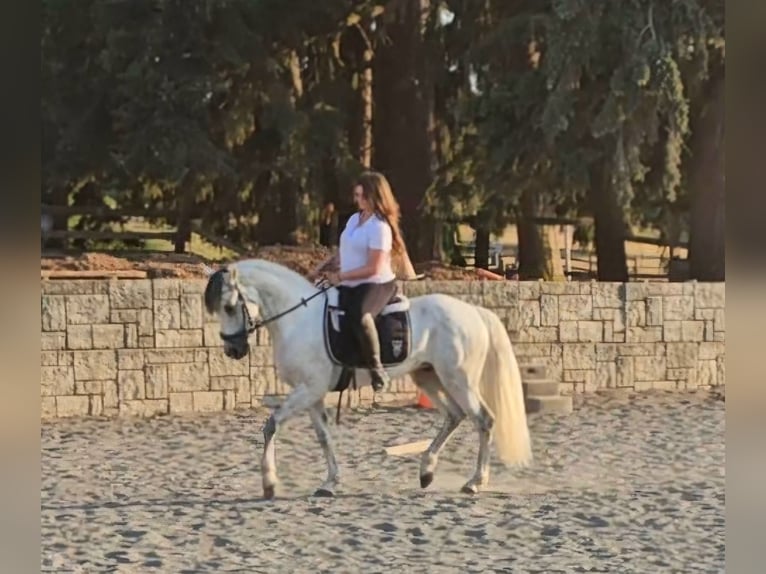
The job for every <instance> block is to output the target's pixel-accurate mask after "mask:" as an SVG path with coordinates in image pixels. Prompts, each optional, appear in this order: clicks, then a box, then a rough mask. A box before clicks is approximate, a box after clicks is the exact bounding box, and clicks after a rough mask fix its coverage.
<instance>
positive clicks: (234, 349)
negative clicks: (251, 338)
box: [223, 342, 250, 361]
mask: <svg viewBox="0 0 766 574" xmlns="http://www.w3.org/2000/svg"><path fill="white" fill-rule="evenodd" d="M249 352H250V345H248V344H247V342H245V344H241V343H240V344H238V343H228V344H226V345H224V347H223V353H224V355H226V356H227V357H229V358H230V359H236V360H237V361H239V360H240V359H244V358H245V357H246V356H247V354H248V353H249Z"/></svg>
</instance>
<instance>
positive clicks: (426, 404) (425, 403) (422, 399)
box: [417, 391, 434, 409]
mask: <svg viewBox="0 0 766 574" xmlns="http://www.w3.org/2000/svg"><path fill="white" fill-rule="evenodd" d="M417 406H418V408H419V409H432V408H434V406H433V405H432V404H431V400H430V399H429V398H428V397H427V396H426V395H425V394H423V393H421V392H419V391H418V405H417Z"/></svg>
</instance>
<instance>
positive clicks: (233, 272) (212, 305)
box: [205, 266, 261, 359]
mask: <svg viewBox="0 0 766 574" xmlns="http://www.w3.org/2000/svg"><path fill="white" fill-rule="evenodd" d="M205 307H206V308H207V311H208V313H210V314H214V315H216V316H217V317H218V320H219V321H220V324H221V330H220V335H221V339H222V340H223V352H224V353H225V354H226V356H227V357H231V358H232V359H243V358H244V357H246V356H247V354H248V352H249V351H250V345H249V343H248V337H249V336H250V333H252V332H253V330H254V328H255V324H256V321H258V320H259V319H260V307H261V305H260V301H253V302H248V300H247V298H246V297H245V295H244V293H243V292H242V288H241V286H240V285H239V283H238V282H237V268H236V267H235V266H229V267H225V268H223V269H219V270H218V271H216V272H214V273H212V274H211V275H210V277H209V278H208V281H207V286H206V287H205ZM253 311H254V312H253Z"/></svg>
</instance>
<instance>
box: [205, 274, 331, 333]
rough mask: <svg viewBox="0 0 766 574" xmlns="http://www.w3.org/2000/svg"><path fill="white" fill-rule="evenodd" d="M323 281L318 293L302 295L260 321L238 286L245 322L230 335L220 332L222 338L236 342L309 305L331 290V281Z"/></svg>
mask: <svg viewBox="0 0 766 574" xmlns="http://www.w3.org/2000/svg"><path fill="white" fill-rule="evenodd" d="M322 283H324V284H322ZM322 283H319V284H318V285H322V286H321V287H320V288H319V289H318V290H317V292H316V293H314V294H313V295H311V296H310V297H301V300H300V303H296V304H295V305H293V306H292V307H290V308H289V309H285V310H284V311H281V312H280V313H277V314H276V315H273V316H271V317H269V318H268V319H260V320H258V321H254V320H253V318H252V317H251V316H250V311H249V310H248V308H247V301H246V300H245V296H244V295H242V290H241V289H240V288H239V286H237V294H238V299H239V302H240V303H242V305H241V306H242V314H243V315H244V322H243V325H242V329H241V330H240V331H237V332H236V333H231V334H228V335H227V334H226V333H220V336H221V339H222V340H223V341H226V342H228V343H232V342H236V341H237V340H238V339H240V338H241V337H243V336H245V337H247V336H249V335H252V334H253V333H254V332H255V331H257V330H258V329H260V328H261V327H265V326H266V325H268V324H269V323H273V322H274V321H277V320H278V319H281V318H282V317H284V316H285V315H289V314H290V313H292V312H293V311H296V310H298V309H300V308H301V307H306V306H308V303H309V301H311V300H312V299H314V298H316V297H319V296H320V295H322V294H324V293H325V292H326V291H327V290H329V289H330V288H331V287H332V284H331V283H329V282H326V281H323V282H322Z"/></svg>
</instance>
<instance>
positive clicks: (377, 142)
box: [373, 0, 439, 261]
mask: <svg viewBox="0 0 766 574" xmlns="http://www.w3.org/2000/svg"><path fill="white" fill-rule="evenodd" d="M429 9H430V0H411V1H408V2H399V1H396V0H394V1H389V2H388V3H387V5H386V13H385V19H384V22H383V26H384V28H385V33H386V35H387V36H388V38H390V42H386V43H381V45H380V46H379V47H378V48H377V52H376V55H375V59H374V70H373V75H374V78H375V84H374V90H373V96H374V104H375V116H374V122H373V136H374V151H375V153H374V163H375V167H376V168H377V169H378V170H380V171H381V172H383V173H384V174H385V175H386V177H387V178H388V179H389V181H390V182H391V186H392V187H393V190H394V194H395V195H396V197H397V199H398V201H399V204H400V206H401V209H402V232H403V234H404V238H405V241H406V243H407V247H408V250H409V252H410V255H411V257H412V259H413V260H414V261H424V260H428V259H431V258H433V257H434V255H435V254H438V251H439V250H438V247H437V248H436V249H435V246H436V243H435V239H436V235H437V233H436V222H435V221H433V219H432V218H430V217H426V216H424V214H423V213H422V211H421V209H420V208H421V203H422V201H423V198H424V197H425V193H426V190H427V189H428V187H429V185H430V184H431V182H432V180H433V174H434V169H435V165H434V163H435V148H434V146H435V141H434V133H433V130H434V114H433V103H434V102H433V96H434V94H433V82H432V79H431V77H430V72H429V65H428V64H429V63H428V57H427V53H426V46H425V40H424V37H423V27H424V24H425V20H426V18H427V15H428V11H429Z"/></svg>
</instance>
